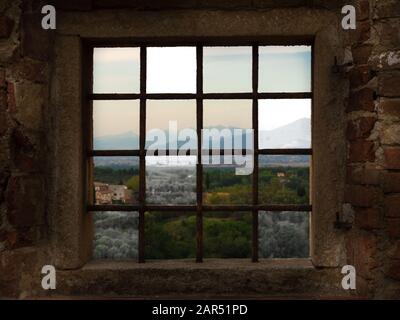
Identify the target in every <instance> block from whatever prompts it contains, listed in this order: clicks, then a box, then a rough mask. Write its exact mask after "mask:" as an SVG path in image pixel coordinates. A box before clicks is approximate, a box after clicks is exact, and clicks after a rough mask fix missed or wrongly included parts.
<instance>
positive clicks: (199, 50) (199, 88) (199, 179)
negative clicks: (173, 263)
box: [196, 46, 203, 262]
mask: <svg viewBox="0 0 400 320" xmlns="http://www.w3.org/2000/svg"><path fill="white" fill-rule="evenodd" d="M196 61H197V72H196V73H197V79H196V92H197V94H198V95H201V94H202V93H203V47H202V46H197V47H196ZM196 117H197V119H196V122H197V126H196V130H197V150H201V149H202V134H201V130H202V129H203V99H202V98H201V97H199V98H197V100H196ZM201 162H202V161H201V152H198V154H197V166H196V167H197V168H196V169H197V170H196V191H197V197H196V200H197V201H196V202H197V214H196V262H203V211H202V209H203V165H202V163H201Z"/></svg>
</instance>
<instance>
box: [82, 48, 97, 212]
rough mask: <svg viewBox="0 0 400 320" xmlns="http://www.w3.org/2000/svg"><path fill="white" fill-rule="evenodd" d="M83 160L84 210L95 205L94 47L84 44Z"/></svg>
mask: <svg viewBox="0 0 400 320" xmlns="http://www.w3.org/2000/svg"><path fill="white" fill-rule="evenodd" d="M82 79H83V81H82V106H83V108H82V132H83V140H82V150H83V154H82V158H83V168H82V169H83V172H82V178H83V182H84V185H83V188H84V194H83V204H84V208H85V207H86V206H87V205H88V204H89V205H92V204H94V199H95V195H94V189H93V188H94V185H93V159H92V158H91V157H87V154H88V150H92V149H93V103H92V101H91V100H90V99H89V98H88V97H89V94H90V93H92V88H93V47H91V46H89V45H87V44H85V43H83V44H82Z"/></svg>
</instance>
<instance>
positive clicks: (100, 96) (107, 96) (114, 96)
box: [88, 93, 142, 100]
mask: <svg viewBox="0 0 400 320" xmlns="http://www.w3.org/2000/svg"><path fill="white" fill-rule="evenodd" d="M141 97H142V95H141V94H140V93H91V94H89V95H88V99H89V100H137V99H140V98H141Z"/></svg>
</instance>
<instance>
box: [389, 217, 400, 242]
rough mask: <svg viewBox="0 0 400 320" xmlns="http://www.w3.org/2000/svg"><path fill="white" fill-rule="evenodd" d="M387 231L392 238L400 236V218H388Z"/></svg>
mask: <svg viewBox="0 0 400 320" xmlns="http://www.w3.org/2000/svg"><path fill="white" fill-rule="evenodd" d="M386 222H387V227H386V228H387V232H388V235H389V237H390V238H393V239H399V238H400V219H387V220H386Z"/></svg>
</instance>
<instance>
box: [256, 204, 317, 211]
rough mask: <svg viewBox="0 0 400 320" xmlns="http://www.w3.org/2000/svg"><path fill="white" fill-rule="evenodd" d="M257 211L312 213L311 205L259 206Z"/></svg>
mask: <svg viewBox="0 0 400 320" xmlns="http://www.w3.org/2000/svg"><path fill="white" fill-rule="evenodd" d="M257 210H263V211H311V210H312V205H310V204H259V205H257Z"/></svg>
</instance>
